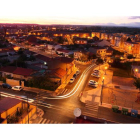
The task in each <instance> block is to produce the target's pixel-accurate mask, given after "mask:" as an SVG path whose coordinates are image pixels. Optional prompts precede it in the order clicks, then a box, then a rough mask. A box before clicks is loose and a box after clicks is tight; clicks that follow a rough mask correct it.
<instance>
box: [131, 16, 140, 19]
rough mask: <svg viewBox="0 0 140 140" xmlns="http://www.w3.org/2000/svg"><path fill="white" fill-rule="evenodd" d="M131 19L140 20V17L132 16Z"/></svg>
mask: <svg viewBox="0 0 140 140" xmlns="http://www.w3.org/2000/svg"><path fill="white" fill-rule="evenodd" d="M129 19H140V16H131V17H129Z"/></svg>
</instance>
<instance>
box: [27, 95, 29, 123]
mask: <svg viewBox="0 0 140 140" xmlns="http://www.w3.org/2000/svg"><path fill="white" fill-rule="evenodd" d="M27 113H28V124H29V103H28V94H27Z"/></svg>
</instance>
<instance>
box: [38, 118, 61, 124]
mask: <svg viewBox="0 0 140 140" xmlns="http://www.w3.org/2000/svg"><path fill="white" fill-rule="evenodd" d="M38 124H60V122H57V121H54V120H50V119H47V118H40V120H39V122H38Z"/></svg>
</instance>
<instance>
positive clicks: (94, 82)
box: [89, 80, 98, 85]
mask: <svg viewBox="0 0 140 140" xmlns="http://www.w3.org/2000/svg"><path fill="white" fill-rule="evenodd" d="M90 83H91V84H97V85H98V82H96V81H94V80H90V81H89V84H90Z"/></svg>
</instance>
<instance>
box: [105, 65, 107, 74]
mask: <svg viewBox="0 0 140 140" xmlns="http://www.w3.org/2000/svg"><path fill="white" fill-rule="evenodd" d="M106 70H107V66H105V75H106Z"/></svg>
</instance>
